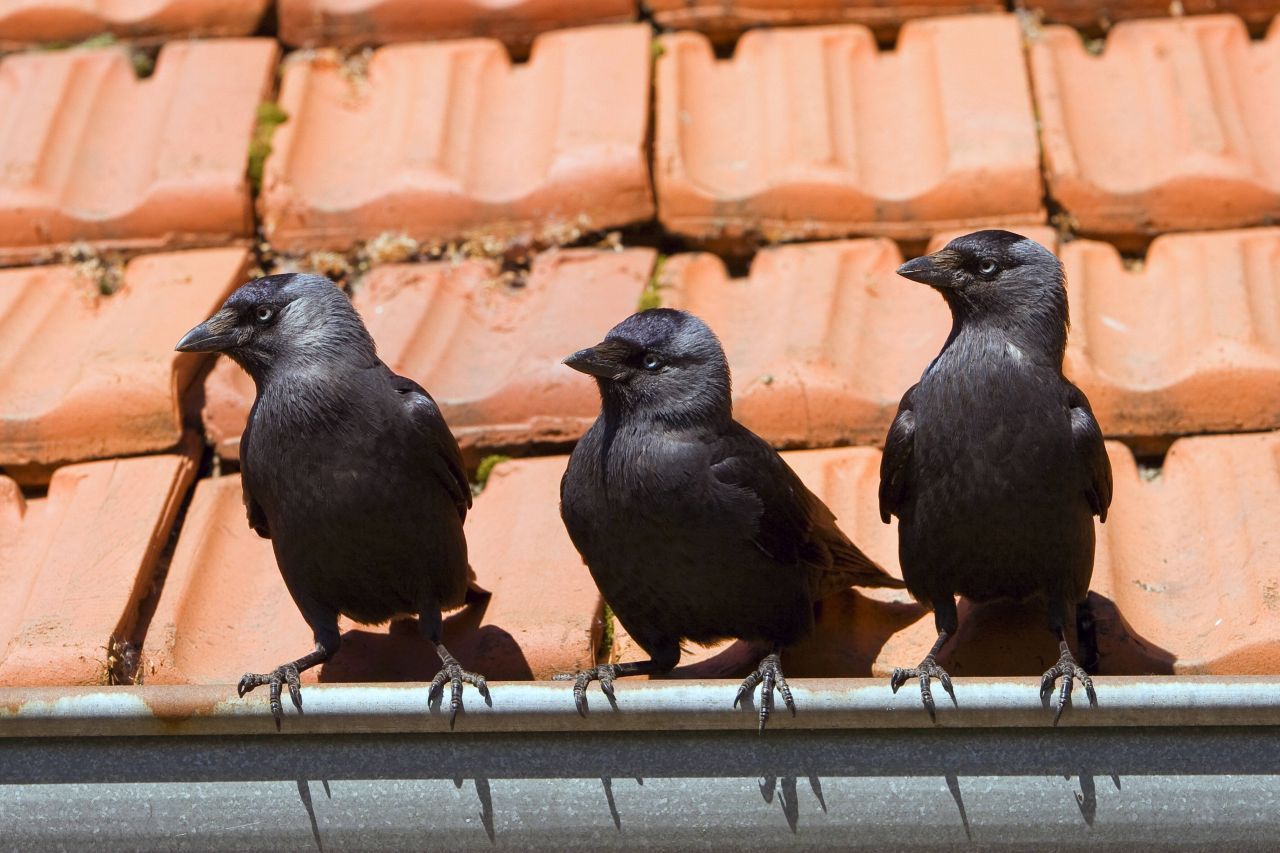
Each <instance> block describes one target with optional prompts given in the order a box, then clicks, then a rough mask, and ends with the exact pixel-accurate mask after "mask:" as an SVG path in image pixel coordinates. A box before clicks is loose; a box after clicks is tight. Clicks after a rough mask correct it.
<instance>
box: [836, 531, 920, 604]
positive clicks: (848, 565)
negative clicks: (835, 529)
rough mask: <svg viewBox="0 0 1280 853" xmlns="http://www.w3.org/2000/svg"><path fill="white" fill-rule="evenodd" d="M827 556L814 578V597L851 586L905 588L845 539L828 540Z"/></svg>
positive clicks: (900, 582) (903, 584)
mask: <svg viewBox="0 0 1280 853" xmlns="http://www.w3.org/2000/svg"><path fill="white" fill-rule="evenodd" d="M829 545H830V547H829V549H828V557H829V558H828V559H827V560H824V561H823V562H824V564H825V565H823V566H821V567H819V568H820V571H819V573H818V578H817V589H816V590H815V592H816V596H815V598H817V599H822V598H826V597H827V596H829V595H831V594H833V593H836V592H840V591H841V590H845V589H848V588H849V587H851V586H861V587H868V588H874V587H880V588H884V589H906V586H907V585H906V584H905V583H903V582H902V581H900V580H898V579H897V578H895V577H894V576H893V575H891V574H889V573H888V572H887V571H885V570H884V569H883V568H882V567H881V566H880V565H879V564H878V563H876V561H875V560H872V559H871V558H870V557H868V556H867V555H866V554H864V553H862V551H861V550H860V549H859V548H858V546H856V545H854V544H853V543H852V542H849V541H848V540H845V541H843V542H832V543H829Z"/></svg>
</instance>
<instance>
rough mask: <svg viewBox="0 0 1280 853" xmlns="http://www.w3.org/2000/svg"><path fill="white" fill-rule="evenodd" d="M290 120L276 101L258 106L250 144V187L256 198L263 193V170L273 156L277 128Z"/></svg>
mask: <svg viewBox="0 0 1280 853" xmlns="http://www.w3.org/2000/svg"><path fill="white" fill-rule="evenodd" d="M288 120H289V114H288V113H286V112H285V111H284V110H282V109H281V108H280V105H279V104H277V103H275V102H274V101H267V102H265V103H261V104H258V120H257V123H256V124H255V125H254V128H253V139H252V140H251V141H250V142H249V168H248V175H249V186H250V188H251V189H252V190H253V194H254V195H255V196H257V195H258V193H259V192H261V191H262V170H263V167H264V166H265V165H266V162H267V156H268V155H270V154H271V137H272V136H274V135H275V132H276V128H277V127H279V126H280V125H282V124H284V123H285V122H286V121H288Z"/></svg>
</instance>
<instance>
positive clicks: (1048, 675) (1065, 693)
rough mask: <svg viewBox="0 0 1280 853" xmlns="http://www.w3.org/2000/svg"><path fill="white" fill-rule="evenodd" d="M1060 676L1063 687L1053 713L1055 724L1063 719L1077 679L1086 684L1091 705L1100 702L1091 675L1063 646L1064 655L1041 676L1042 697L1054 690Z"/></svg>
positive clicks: (1085, 689) (1086, 691) (1086, 693)
mask: <svg viewBox="0 0 1280 853" xmlns="http://www.w3.org/2000/svg"><path fill="white" fill-rule="evenodd" d="M1059 678H1061V679H1062V688H1061V689H1060V690H1059V691H1058V707H1057V709H1056V710H1055V711H1054V713H1053V724H1054V725H1055V726H1056V725H1058V720H1060V719H1062V712H1063V711H1064V710H1066V707H1067V704H1068V703H1069V702H1070V701H1071V688H1072V685H1073V684H1074V683H1075V680H1076V679H1079V680H1080V683H1081V684H1083V685H1084V692H1085V695H1086V696H1088V697H1089V704H1090V705H1097V704H1098V694H1097V693H1096V692H1095V691H1094V689H1093V679H1092V678H1090V677H1089V673H1087V672H1085V671H1084V669H1083V668H1082V667H1081V666H1080V665H1079V664H1077V663H1076V661H1075V658H1073V657H1072V656H1071V651H1070V650H1069V649H1067V648H1065V647H1064V648H1063V650H1062V657H1060V658H1058V662H1057V663H1055V664H1054V665H1053V666H1051V667H1049V669H1048V670H1047V671H1046V672H1045V674H1044V675H1042V676H1040V698H1041V699H1044V698H1045V697H1047V696H1048V695H1049V694H1050V693H1052V692H1053V685H1054V682H1055V681H1057V680H1058V679H1059Z"/></svg>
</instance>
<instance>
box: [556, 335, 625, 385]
mask: <svg viewBox="0 0 1280 853" xmlns="http://www.w3.org/2000/svg"><path fill="white" fill-rule="evenodd" d="M609 350H610V347H609V345H608V344H607V343H601V344H596V345H595V346H593V347H587V348H586V349H580V350H578V351H577V352H575V353H574V354H573V355H571V356H569V357H568V358H566V359H565V360H564V363H565V364H566V365H568V366H569V367H572V368H573V369H574V370H577V371H579V372H581V373H585V374H587V375H589V376H596V377H599V378H600V379H617V378H618V377H619V376H620V375H621V373H622V365H620V364H619V363H618V361H617V359H616V358H614V357H613V353H611V352H610V351H609Z"/></svg>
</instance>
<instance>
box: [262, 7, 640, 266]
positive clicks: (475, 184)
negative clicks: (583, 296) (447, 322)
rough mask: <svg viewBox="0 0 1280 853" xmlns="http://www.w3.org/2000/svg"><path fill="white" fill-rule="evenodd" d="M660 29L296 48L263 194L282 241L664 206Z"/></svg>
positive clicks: (602, 221)
mask: <svg viewBox="0 0 1280 853" xmlns="http://www.w3.org/2000/svg"><path fill="white" fill-rule="evenodd" d="M649 64H650V61H649V29H648V27H647V26H644V25H618V26H603V27H587V28H583V29H576V30H561V31H557V32H552V33H546V34H544V35H541V36H539V37H538V39H537V41H536V42H535V44H534V46H533V53H532V56H531V58H530V59H529V61H528V63H526V64H522V65H512V63H511V60H510V58H509V57H508V56H507V52H506V50H505V48H503V46H502V44H501V43H499V42H497V41H492V40H485V39H469V40H463V41H452V42H435V43H430V44H409V45H392V46H389V47H384V48H380V49H379V50H377V51H375V52H374V53H373V56H372V59H371V60H370V61H369V62H368V67H367V69H363V68H361V69H356V68H351V67H344V66H343V65H342V63H341V62H340V61H339V58H338V56H337V55H336V54H335V53H333V52H329V51H322V52H320V53H318V54H316V55H315V56H314V58H311V59H309V60H308V59H305V58H304V59H300V60H298V61H294V62H291V63H286V68H285V71H284V82H283V84H282V86H281V92H280V106H281V107H282V108H283V109H284V110H285V112H287V113H288V114H289V116H290V117H291V118H290V120H289V121H287V122H286V123H285V124H283V125H281V126H280V128H279V129H278V130H277V131H276V133H275V137H274V139H273V143H272V144H273V151H272V154H271V156H270V157H268V158H267V161H266V169H265V173H264V179H263V192H262V196H261V198H260V200H259V205H260V210H261V213H262V219H263V229H264V233H265V234H266V236H267V238H268V239H269V240H270V242H271V245H272V246H273V247H274V248H276V249H277V250H279V251H287V252H300V251H308V250H312V249H321V248H325V249H339V250H344V249H348V248H350V247H351V246H352V245H354V244H355V243H356V242H357V241H361V240H369V239H372V238H374V237H376V236H378V235H379V234H381V233H384V232H388V231H394V232H404V233H407V234H408V235H409V236H410V237H412V238H414V239H417V240H422V241H427V242H436V243H440V242H444V241H448V240H452V239H455V238H465V237H467V236H469V235H472V234H474V233H476V232H478V231H483V233H484V236H485V238H486V239H487V240H494V239H503V238H509V239H516V238H518V239H521V240H525V241H528V240H530V239H532V240H533V241H535V242H540V243H563V242H568V241H569V240H572V239H574V238H575V237H576V236H578V235H579V234H581V233H582V232H586V231H592V230H595V229H599V228H605V227H613V226H617V225H624V224H627V223H630V222H636V221H639V220H644V219H647V218H649V217H650V216H651V215H652V214H653V201H652V198H651V195H650V189H649V175H648V163H647V156H646V141H645V133H646V127H647V118H648V104H649Z"/></svg>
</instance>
